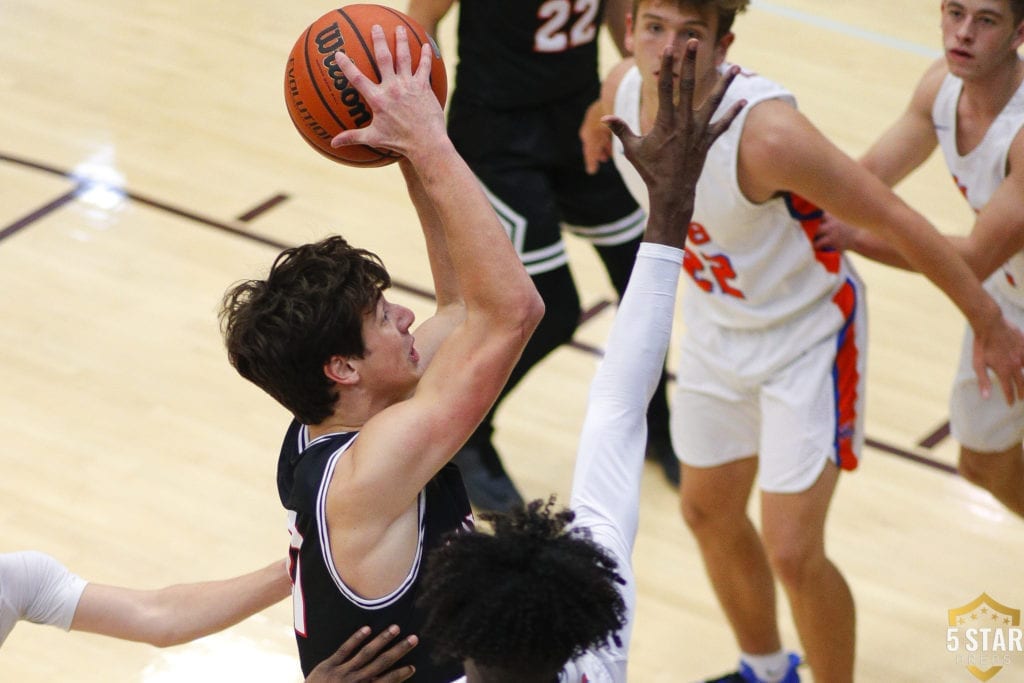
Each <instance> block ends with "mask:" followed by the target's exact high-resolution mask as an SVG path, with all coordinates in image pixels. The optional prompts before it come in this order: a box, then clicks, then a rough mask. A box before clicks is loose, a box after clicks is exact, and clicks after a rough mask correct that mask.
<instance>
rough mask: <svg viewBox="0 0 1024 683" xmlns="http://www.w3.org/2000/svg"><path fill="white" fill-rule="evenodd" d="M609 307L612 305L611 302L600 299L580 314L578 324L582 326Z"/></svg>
mask: <svg viewBox="0 0 1024 683" xmlns="http://www.w3.org/2000/svg"><path fill="white" fill-rule="evenodd" d="M611 305H612V302H611V301H608V300H607V299H602V300H601V301H598V302H597V303H596V304H594V305H593V306H591V307H590V308H588V309H587V310H585V311H583V312H582V313H580V322H579V324H580V325H582V324H584V323H586V322H587V321H588V320H590V319H591V318H593V317H595V316H597V315H599V314H600V313H601V311H603V310H604V309H606V308H608V307H609V306H611Z"/></svg>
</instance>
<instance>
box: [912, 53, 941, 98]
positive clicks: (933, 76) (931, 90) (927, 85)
mask: <svg viewBox="0 0 1024 683" xmlns="http://www.w3.org/2000/svg"><path fill="white" fill-rule="evenodd" d="M947 76H949V67H948V66H947V65H946V60H945V59H936V60H935V61H934V62H932V63H931V64H930V65H929V66H928V68H927V69H926V70H925V72H924V74H922V76H921V78H920V79H919V80H918V82H917V87H916V88H915V89H914V97H913V100H912V106H917V107H921V108H924V109H927V110H928V111H930V110H931V107H932V105H933V104H934V103H935V99H936V98H937V97H938V96H939V90H941V89H942V84H943V83H944V82H945V81H946V77H947Z"/></svg>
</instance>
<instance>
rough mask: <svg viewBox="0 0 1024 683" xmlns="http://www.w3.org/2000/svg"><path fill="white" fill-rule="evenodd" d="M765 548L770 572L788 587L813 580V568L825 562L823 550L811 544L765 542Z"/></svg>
mask: <svg viewBox="0 0 1024 683" xmlns="http://www.w3.org/2000/svg"><path fill="white" fill-rule="evenodd" d="M765 550H766V552H767V554H768V563H769V564H770V565H771V567H772V572H773V573H774V574H775V576H777V577H778V579H779V581H781V582H782V584H783V585H785V586H786V587H788V588H790V589H793V588H796V589H799V587H800V586H802V585H804V584H805V583H806V582H807V581H809V580H814V579H813V576H814V572H815V568H816V567H818V566H819V565H820V564H821V563H822V562H827V560H826V559H825V555H824V551H823V550H821V549H820V548H819V547H817V546H815V545H812V544H806V543H800V542H788V543H766V548H765Z"/></svg>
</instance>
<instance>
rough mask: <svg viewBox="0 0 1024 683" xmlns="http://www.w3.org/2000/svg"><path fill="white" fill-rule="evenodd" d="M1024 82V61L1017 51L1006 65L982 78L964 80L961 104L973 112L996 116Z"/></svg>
mask: <svg viewBox="0 0 1024 683" xmlns="http://www.w3.org/2000/svg"><path fill="white" fill-rule="evenodd" d="M1022 82H1024V61H1022V60H1021V59H1020V58H1019V57H1018V56H1017V53H1014V54H1013V56H1012V57H1011V58H1008V59H1007V61H1006V64H1005V66H1000V67H999V68H997V69H993V70H992V72H991V73H989V74H986V75H985V76H984V77H982V78H978V79H970V80H966V79H965V80H964V87H963V92H962V94H961V97H960V101H961V104H964V105H966V106H968V107H969V108H970V110H971V111H972V112H975V113H978V114H984V115H987V116H989V117H992V118H994V117H996V116H998V115H999V112H1001V111H1002V110H1003V108H1004V107H1005V106H1006V103H1007V102H1009V101H1010V98H1012V97H1013V95H1014V93H1016V92H1017V89H1018V88H1020V85H1021V83H1022Z"/></svg>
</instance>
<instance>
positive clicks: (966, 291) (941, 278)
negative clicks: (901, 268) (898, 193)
mask: <svg viewBox="0 0 1024 683" xmlns="http://www.w3.org/2000/svg"><path fill="white" fill-rule="evenodd" d="M902 220H903V221H904V223H903V224H904V225H906V226H907V229H906V230H900V231H894V232H893V234H892V241H893V245H894V246H895V247H896V249H897V250H898V251H899V253H900V254H902V256H903V258H904V259H905V260H906V262H907V264H909V265H910V266H911V267H912V268H913V269H914V270H916V271H918V272H920V273H921V274H923V275H924V276H925V277H927V278H928V279H929V280H931V281H932V282H933V283H934V284H935V285H936V286H937V287H939V289H941V290H942V291H943V292H944V293H945V294H946V296H948V297H949V298H950V300H952V301H953V303H954V304H955V305H956V306H957V308H959V309H960V311H961V312H962V313H963V314H964V316H965V317H966V318H967V321H968V323H970V325H971V327H972V328H973V329H974V330H975V332H976V333H978V334H979V336H983V334H981V333H982V332H983V331H984V330H987V329H988V328H989V326H990V325H992V324H993V322H994V321H996V320H1001V318H1002V314H1001V313H1000V310H999V306H998V305H997V304H996V303H995V301H993V299H992V297H991V296H989V294H988V293H987V292H986V291H985V290H984V288H983V287H982V286H981V281H980V280H979V279H978V277H977V276H976V275H975V274H974V272H973V271H972V270H971V268H970V267H969V266H968V265H967V262H966V261H965V260H964V259H963V258H962V257H961V256H960V255H959V254H958V253H957V251H956V249H955V248H954V247H953V245H952V244H951V243H950V242H949V240H947V239H946V238H945V237H943V236H942V235H941V234H939V233H938V232H937V231H936V230H935V229H934V228H932V227H931V226H930V225H929V224H928V222H927V221H925V220H924V218H922V217H921V216H919V215H918V214H916V213H914V212H912V211H911V210H910V209H909V207H908V208H907V209H906V215H905V216H904V217H903V218H902Z"/></svg>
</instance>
